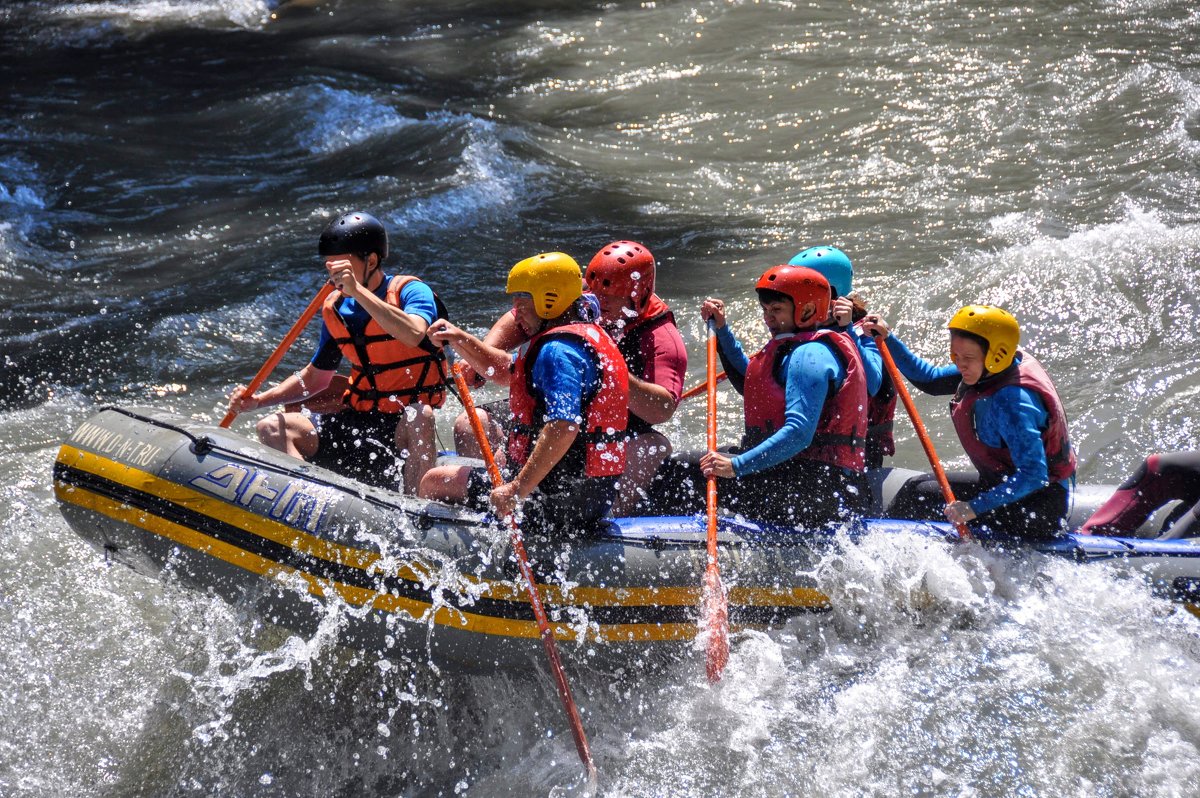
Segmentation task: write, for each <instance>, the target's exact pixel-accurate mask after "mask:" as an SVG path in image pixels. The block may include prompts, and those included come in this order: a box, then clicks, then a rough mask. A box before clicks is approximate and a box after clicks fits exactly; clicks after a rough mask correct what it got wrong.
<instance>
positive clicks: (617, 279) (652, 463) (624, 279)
mask: <svg viewBox="0 0 1200 798" xmlns="http://www.w3.org/2000/svg"><path fill="white" fill-rule="evenodd" d="M655 272H656V264H655V261H654V256H653V255H652V254H651V253H650V250H649V249H647V248H646V247H644V246H642V245H641V244H639V243H637V242H635V241H614V242H612V243H611V244H608V245H607V246H604V247H602V248H601V249H600V251H599V252H597V253H596V254H595V256H594V257H593V258H592V260H591V262H589V263H588V266H587V269H586V270H585V271H584V279H585V281H586V283H587V286H588V289H589V290H590V291H591V292H592V293H593V294H594V295H595V296H596V299H597V300H598V301H599V304H600V324H601V326H603V327H604V329H605V330H607V331H608V333H609V334H610V335H611V336H612V337H613V339H614V340H616V342H617V347H618V348H619V349H620V350H621V354H622V355H624V356H625V364H626V366H627V368H628V370H629V419H628V422H627V426H626V433H627V435H628V436H629V437H628V440H627V441H626V444H625V455H626V464H625V474H624V475H623V476H622V477H621V481H620V484H619V485H618V488H617V498H616V502H615V503H614V505H613V514H614V515H618V516H620V515H633V514H635V513H636V512H638V509H639V507H640V506H644V504H645V502H646V500H647V499H648V496H647V488H648V487H649V485H650V483H651V481H652V480H653V479H654V476H655V474H656V473H657V472H658V469H659V466H661V465H662V463H663V461H664V460H666V459H667V457H668V456H670V454H671V442H670V441H669V440H667V437H666V436H665V435H663V434H662V433H661V432H659V431H658V430H656V429H655V428H654V425H655V424H662V423H665V422H667V421H669V420H670V418H671V416H673V415H674V414H675V408H676V407H678V405H679V397H680V395H681V394H682V393H683V380H684V375H685V374H686V373H687V349H686V348H685V347H684V344H683V337H682V336H681V335H680V334H679V328H678V327H677V326H676V324H675V315H674V314H673V313H672V312H671V309H670V308H669V307H668V306H667V304H666V303H665V302H664V301H663V300H662V299H661V298H660V297H659V296H658V294H656V293H655V291H654V280H655Z"/></svg>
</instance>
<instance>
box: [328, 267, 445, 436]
mask: <svg viewBox="0 0 1200 798" xmlns="http://www.w3.org/2000/svg"><path fill="white" fill-rule="evenodd" d="M416 279H417V278H416V277H413V276H411V275H396V276H395V277H393V278H392V279H391V280H390V281H389V282H388V287H387V300H386V301H387V303H388V304H389V305H394V306H395V307H400V292H401V291H402V290H403V289H404V286H406V285H408V284H409V283H411V282H413V281H414V280H416ZM435 298H436V297H435ZM341 299H342V295H341V294H339V293H337V292H336V291H335V292H333V293H331V294H330V295H329V296H328V297H326V299H325V305H324V307H322V308H321V316H322V318H323V319H324V320H325V327H326V328H327V329H328V330H329V335H330V336H331V337H332V338H333V341H334V343H336V344H337V346H338V348H339V349H340V350H341V351H342V357H344V358H346V359H347V360H349V361H350V366H351V368H350V387H349V389H347V391H346V401H347V403H348V404H349V405H350V407H352V408H354V409H355V410H376V411H379V412H382V413H399V412H401V411H402V410H404V408H405V407H406V406H408V405H410V404H412V403H413V402H415V401H420V402H424V403H426V404H428V405H431V406H433V407H441V406H442V402H444V401H445V400H446V371H445V362H446V356H445V355H444V354H443V353H442V351H441V350H440V349H438V348H437V347H436V346H434V345H433V344H432V343H430V341H429V339H428V338H422V339H421V343H420V344H418V345H417V346H409V345H408V344H405V343H402V342H400V341H398V340H396V339H395V338H393V337H392V336H391V335H390V334H388V332H387V331H386V330H384V329H383V327H382V326H381V325H380V324H379V322H377V321H375V319H369V320H368V321H367V325H366V327H365V328H364V330H363V331H362V333H361V334H359V335H351V334H350V330H349V328H347V326H346V322H345V321H344V320H343V319H342V317H341V314H339V313H338V312H337V305H338V302H339V301H341ZM438 307H439V310H440V309H441V303H440V302H439V303H438Z"/></svg>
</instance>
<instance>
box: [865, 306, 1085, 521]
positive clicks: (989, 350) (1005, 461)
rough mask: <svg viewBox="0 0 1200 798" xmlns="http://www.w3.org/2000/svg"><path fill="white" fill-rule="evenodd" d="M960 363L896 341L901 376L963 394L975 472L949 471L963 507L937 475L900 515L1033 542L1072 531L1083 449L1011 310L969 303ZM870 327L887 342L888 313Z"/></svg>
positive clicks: (900, 498)
mask: <svg viewBox="0 0 1200 798" xmlns="http://www.w3.org/2000/svg"><path fill="white" fill-rule="evenodd" d="M946 326H947V327H948V328H949V330H950V360H951V362H952V364H953V365H949V366H937V365H934V364H932V363H930V362H928V361H926V360H924V359H923V358H921V357H918V356H917V355H915V354H913V352H912V351H911V350H909V348H908V347H907V346H905V345H904V343H903V342H902V341H900V340H899V339H897V338H896V336H895V335H891V337H890V339H889V342H888V347H889V350H890V351H891V353H892V356H893V358H894V359H895V361H896V366H897V367H898V368H899V370H900V372H901V373H902V374H903V375H904V376H905V377H906V378H907V379H908V380H909V381H910V382H912V383H913V385H915V386H916V387H917V388H919V389H920V390H922V391H924V392H925V393H929V394H934V395H953V397H954V398H953V399H952V400H951V402H950V418H951V420H952V421H953V422H954V429H955V431H956V432H957V433H958V439H959V442H960V443H962V446H963V448H964V449H965V450H966V453H967V457H968V458H969V459H970V460H971V464H972V465H973V466H975V469H976V472H977V473H975V474H971V473H958V474H947V477H949V478H950V482H951V487H952V488H953V489H954V495H955V498H956V501H955V502H953V503H952V504H945V503H944V501H943V500H942V498H941V490H940V487H939V486H938V484H937V482H936V481H935V480H934V478H933V475H926V477H925V478H923V479H918V480H914V481H910V482H909V483H908V484H906V485H904V487H903V488H902V489H901V490H900V492H899V493H898V494H897V497H896V499H895V500H893V502H892V507H891V508H890V510H891V511H890V513H889V514H891V515H894V516H896V517H899V518H916V519H925V518H937V517H938V516H941V515H944V516H945V517H946V518H947V519H948V520H950V521H952V522H954V523H965V524H969V525H970V526H971V527H972V528H973V529H976V530H982V531H986V532H991V533H999V534H1008V535H1016V536H1020V537H1027V538H1046V537H1053V536H1054V535H1056V534H1059V533H1061V532H1062V531H1063V522H1064V520H1065V518H1066V516H1067V512H1068V510H1069V509H1070V493H1071V487H1072V485H1073V483H1074V480H1075V451H1074V448H1073V447H1072V446H1071V439H1070V434H1069V432H1068V429H1067V416H1066V412H1065V410H1064V409H1063V403H1062V400H1061V399H1060V398H1059V396H1058V391H1057V390H1056V389H1055V387H1054V383H1053V382H1052V381H1051V379H1050V376H1049V375H1048V374H1047V373H1046V370H1045V369H1044V368H1043V367H1042V365H1041V364H1040V363H1039V362H1038V361H1037V360H1035V359H1034V358H1033V356H1032V355H1030V354H1028V353H1027V352H1025V351H1023V350H1021V349H1020V348H1019V344H1020V340H1021V328H1020V325H1019V324H1018V322H1017V320H1016V318H1015V317H1014V316H1013V315H1012V314H1011V313H1009V312H1008V311H1006V310H1004V309H1003V308H998V307H993V306H991V305H967V306H966V307H964V308H962V309H961V310H959V311H958V312H957V313H955V314H954V317H953V318H951V319H950V322H949V324H947V325H946ZM863 327H864V329H865V330H866V331H867V332H869V333H871V334H873V335H880V336H882V337H885V338H887V337H888V336H889V335H890V334H891V330H890V328H889V327H888V325H887V323H886V322H885V321H884V320H883V319H882V318H880V317H879V316H878V315H869V316H867V317H866V319H864V322H863Z"/></svg>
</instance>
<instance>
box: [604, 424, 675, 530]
mask: <svg viewBox="0 0 1200 798" xmlns="http://www.w3.org/2000/svg"><path fill="white" fill-rule="evenodd" d="M670 454H671V442H670V441H669V440H667V438H666V436H665V435H662V434H661V433H658V432H645V433H642V434H641V435H638V436H637V437H636V438H634V439H633V440H631V441H628V442H627V443H626V444H625V473H624V474H622V475H621V479H620V481H619V482H617V498H616V501H614V502H613V509H612V513H613V515H614V516H617V517H618V518H619V517H622V516H626V515H630V514H632V513H634V512H635V511H636V510H637V506H638V504H639V503H640V502H642V501H645V500H646V499H647V498H648V497H647V495H646V489H647V488H648V487H649V486H650V481H651V480H652V479H654V475H655V473H657V472H658V467H659V466H661V465H662V464H663V461H664V460H666V459H667V457H669V456H670Z"/></svg>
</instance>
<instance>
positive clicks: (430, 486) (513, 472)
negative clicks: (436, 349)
mask: <svg viewBox="0 0 1200 798" xmlns="http://www.w3.org/2000/svg"><path fill="white" fill-rule="evenodd" d="M505 290H506V292H507V293H508V294H510V295H511V296H512V298H513V311H514V318H515V320H516V322H517V324H518V325H519V326H520V328H521V330H522V332H523V333H524V334H525V335H526V336H528V337H529V341H528V343H526V344H525V345H523V346H522V347H521V349H520V350H519V351H518V353H517V355H516V357H515V359H510V356H509V354H508V352H506V351H505V350H503V349H500V348H498V347H494V346H491V345H489V344H487V343H485V342H483V341H481V340H480V339H478V338H476V337H475V336H473V335H471V334H470V333H468V332H465V331H464V330H461V329H459V328H458V327H455V326H454V325H453V324H450V323H449V322H447V321H444V320H443V321H440V322H437V323H435V324H434V325H431V326H430V331H429V337H430V340H432V341H433V342H434V343H436V344H438V345H439V346H440V345H445V344H449V345H451V346H453V347H454V349H455V350H456V351H457V352H458V353H459V354H460V355H461V356H462V357H463V358H464V359H465V360H466V361H467V363H469V364H470V366H471V367H472V368H473V369H474V370H475V371H476V372H477V373H479V374H488V375H491V377H492V378H493V379H495V380H496V381H497V382H499V383H501V384H507V385H508V387H509V407H510V410H511V412H512V416H513V423H514V427H513V431H512V433H511V434H510V435H509V436H508V446H507V451H506V455H507V464H506V465H507V469H508V471H509V474H508V481H507V482H505V483H504V484H503V485H500V486H499V487H495V488H490V487H489V481H488V477H487V473H486V471H485V470H484V469H480V468H474V469H473V468H469V467H463V466H443V467H438V468H434V469H431V470H430V471H429V473H427V474H426V475H425V479H424V480H422V482H421V490H420V494H421V496H423V497H425V498H430V499H437V500H440V501H450V502H467V503H469V504H474V505H480V504H483V503H484V502H485V501H487V502H490V504H491V506H492V507H494V508H495V510H496V511H497V512H498V513H499V514H500V515H509V514H512V513H513V512H515V511H516V509H517V506H518V504H519V503H520V502H522V501H524V505H523V508H522V509H523V510H524V516H525V521H526V524H527V527H529V528H531V531H533V532H535V533H542V534H550V535H555V536H561V535H573V534H579V533H581V532H586V531H587V530H588V529H589V528H590V527H591V526H593V525H594V524H595V523H596V522H597V521H598V520H599V519H600V518H602V517H603V516H604V515H606V514H607V513H608V511H609V509H610V508H611V506H612V502H613V496H614V492H615V485H616V481H617V478H618V477H620V475H621V473H622V472H623V471H624V469H625V440H624V439H625V422H626V416H627V413H628V409H629V375H628V372H627V370H626V368H625V361H624V359H623V358H622V357H621V353H620V351H619V350H618V349H617V346H616V344H615V343H614V342H613V340H612V338H611V337H609V335H608V333H606V332H605V331H604V330H603V329H601V327H600V326H599V325H597V324H595V323H594V322H589V321H586V315H585V314H586V310H585V306H584V304H583V301H582V295H583V276H582V273H581V272H580V269H579V265H578V264H577V263H576V262H575V261H574V259H572V258H571V257H570V256H569V255H566V254H564V253H562V252H547V253H542V254H541V255H535V256H534V257H532V258H526V259H525V260H523V261H521V262H520V263H517V264H516V265H515V266H513V268H512V270H511V271H510V272H509V274H508V283H507V286H506V289H505Z"/></svg>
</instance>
